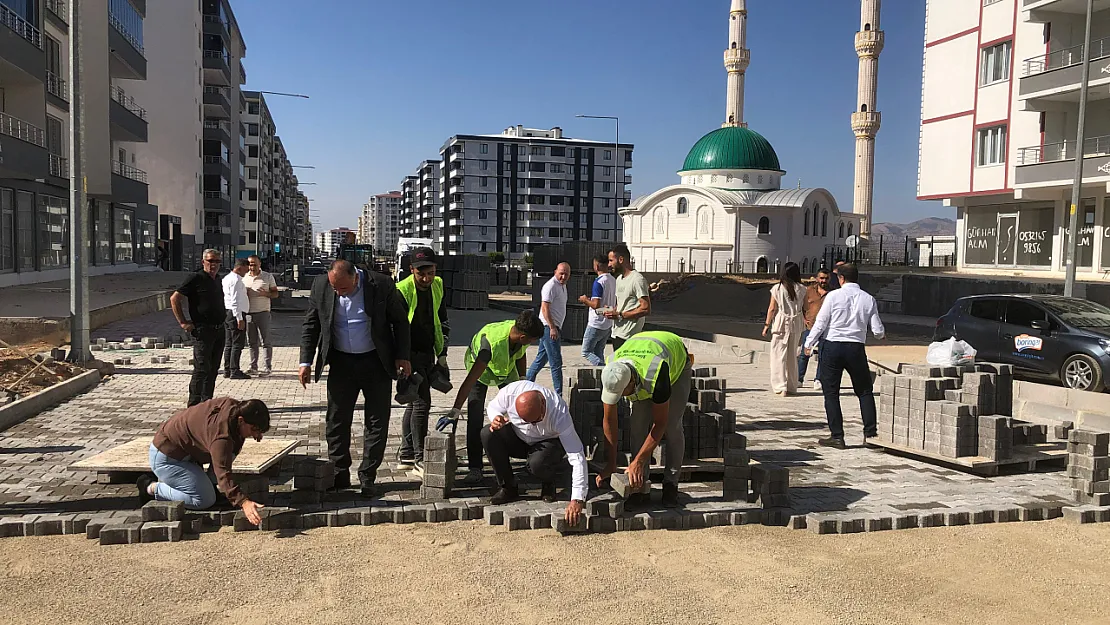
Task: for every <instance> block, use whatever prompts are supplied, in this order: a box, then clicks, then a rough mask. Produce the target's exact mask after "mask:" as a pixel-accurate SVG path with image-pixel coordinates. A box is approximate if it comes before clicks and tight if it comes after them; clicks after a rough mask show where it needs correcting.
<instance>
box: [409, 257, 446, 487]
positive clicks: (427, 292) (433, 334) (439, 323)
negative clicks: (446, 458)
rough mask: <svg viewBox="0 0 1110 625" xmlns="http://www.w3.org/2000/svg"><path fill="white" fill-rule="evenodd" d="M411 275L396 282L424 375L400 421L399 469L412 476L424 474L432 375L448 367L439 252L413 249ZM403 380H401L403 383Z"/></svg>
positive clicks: (415, 366) (415, 361)
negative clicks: (425, 438)
mask: <svg viewBox="0 0 1110 625" xmlns="http://www.w3.org/2000/svg"><path fill="white" fill-rule="evenodd" d="M411 258H412V265H411V266H410V271H411V272H412V274H411V275H410V276H409V277H407V278H405V279H404V280H402V281H401V282H399V283H398V284H397V290H398V291H400V293H401V295H402V296H403V297H404V298H405V303H406V304H408V314H409V333H410V337H411V341H412V357H411V360H412V370H413V371H414V372H418V373H419V374H420V375H421V377H423V379H424V380H423V382H422V383H421V384H420V388H419V390H418V392H417V393H418V395H419V397H418V399H416V400H414V401H413V402H412V403H410V404H409V405H408V407H407V408H405V415H404V417H403V418H402V420H401V450H400V454H399V458H398V460H399V462H398V468H402V469H408V468H411V469H413V472H412V474H413V476H414V477H420V478H422V477H423V476H424V437H426V436H427V435H428V413H429V411H431V409H432V394H431V378H432V375H433V369H434V368H435V367H437V366H439V367H442V368H443V369H444V370H446V369H447V338H448V336H449V335H450V333H451V326H450V324H449V323H448V321H447V302H446V301H445V299H444V297H443V279H442V278H439V277H437V276H436V262H437V258H436V254H435V251H433V250H432V249H431V248H428V247H420V248H417V249H415V250H413V251H412V255H411ZM400 385H401V383H400V382H399V383H398V386H400Z"/></svg>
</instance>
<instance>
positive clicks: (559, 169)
mask: <svg viewBox="0 0 1110 625" xmlns="http://www.w3.org/2000/svg"><path fill="white" fill-rule="evenodd" d="M552 149H554V148H552ZM552 156H554V154H553V155H552ZM551 173H553V174H561V173H563V166H562V164H560V163H552V164H551Z"/></svg>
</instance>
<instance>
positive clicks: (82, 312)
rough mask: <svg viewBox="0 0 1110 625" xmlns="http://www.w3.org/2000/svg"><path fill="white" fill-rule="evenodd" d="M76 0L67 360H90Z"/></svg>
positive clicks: (72, 8) (72, 9)
mask: <svg viewBox="0 0 1110 625" xmlns="http://www.w3.org/2000/svg"><path fill="white" fill-rule="evenodd" d="M79 4H80V3H79V2H70V3H69V25H70V26H69V88H70V107H71V109H70V113H71V114H70V116H69V216H70V217H69V314H70V318H69V337H70V338H69V361H70V362H75V363H83V362H88V361H90V360H92V350H90V349H89V331H90V323H89V246H88V240H89V221H88V210H87V207H86V206H85V192H86V188H85V142H84V123H85V97H84V93H83V91H82V86H81V70H82V67H81V35H82V32H81V31H82V30H83V29H82V27H81V19H80V8H79V6H78V5H79Z"/></svg>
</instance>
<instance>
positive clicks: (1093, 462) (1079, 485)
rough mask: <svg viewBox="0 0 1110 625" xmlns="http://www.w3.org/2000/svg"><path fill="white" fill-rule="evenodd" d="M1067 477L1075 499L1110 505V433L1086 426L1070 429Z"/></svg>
mask: <svg viewBox="0 0 1110 625" xmlns="http://www.w3.org/2000/svg"><path fill="white" fill-rule="evenodd" d="M1068 477H1069V478H1071V488H1072V494H1073V495H1074V496H1075V500H1076V501H1078V502H1079V503H1081V504H1087V505H1092V506H1110V433H1108V432H1094V431H1091V430H1084V429H1076V430H1072V431H1071V432H1070V434H1069V435H1068Z"/></svg>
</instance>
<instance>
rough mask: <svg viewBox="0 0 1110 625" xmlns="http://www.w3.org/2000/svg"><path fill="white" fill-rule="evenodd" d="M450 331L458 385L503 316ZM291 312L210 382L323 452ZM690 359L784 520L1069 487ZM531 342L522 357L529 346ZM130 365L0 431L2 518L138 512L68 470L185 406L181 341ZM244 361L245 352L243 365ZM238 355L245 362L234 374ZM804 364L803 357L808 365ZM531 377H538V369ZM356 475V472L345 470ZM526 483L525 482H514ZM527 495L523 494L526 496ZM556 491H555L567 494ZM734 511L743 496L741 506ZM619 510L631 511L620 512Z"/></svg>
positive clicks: (712, 500)
mask: <svg viewBox="0 0 1110 625" xmlns="http://www.w3.org/2000/svg"><path fill="white" fill-rule="evenodd" d="M451 317H452V327H453V328H454V332H453V339H452V341H451V342H452V344H453V345H452V347H451V349H450V354H449V360H450V363H451V366H452V377H453V380H454V381H455V383H456V384H458V383H459V381H461V379H462V377H463V375H464V371H463V370H462V357H463V352H464V349H465V348H464V347H463V345H465V343H467V342H469V339H470V337H471V336H472V335H473V332H474V331H475V330H476V329H477V328H479V327H480V326H481V325H482V324H484V323H487V322H489V321H492V320H496V319H503V318H508V317H509V315H507V314H505V313H500V312H496V311H483V312H464V311H451ZM300 321H301V318H300V316H298V315H293V314H277V315H275V327H274V335H275V336H274V338H275V344H276V345H277V348H276V349H275V352H274V371H275V372H274V374H273V375H271V376H268V377H255V378H253V379H251V380H244V381H233V380H226V379H224V378H223V377H220V378H219V380H218V382H217V386H216V394H217V395H218V396H221V395H230V396H233V397H238V398H258V399H262V400H263V401H265V402H266V403H267V405H268V406H269V407H270V410H271V415H272V423H273V428H272V430H271V433H270V435H271V436H274V437H278V438H300V439H303V440H304V441H306V445H305V446H303V447H301V448H299V449H298V450H297V452H296V453H298V454H306V453H307V454H315V455H325V454H326V445H325V443H324V411H325V403H326V399H325V392H326V384H325V383H323V381H322V383H320V384H310V385H309V386H308V388H307V389H302V388H301V385H300V383H299V382H298V381H297V376H296V366H297V362H298V348H297V345H298V343H299V336H300ZM178 333H180V330H179V329H178V328H177V325H176V323H175V322H174V320H173V317H172V315H171V314H170V313H169V311H163V312H160V313H154V314H151V315H147V316H144V317H140V318H137V319H131V320H127V321H124V322H119V323H116V324H113V325H111V326H108V327H105V328H102V329H100V330H98V331H96V332H95V333H94V334H93V336H94V338H95V337H101V336H103V337H105V338H108V339H111V340H122V339H123V338H125V337H134V338H140V337H143V336H166V335H174V334H178ZM579 349H580V348H579V346H578V345H566V346H564V361H565V367H566V369H567V370H566V372H565V375H566V376H567V378H568V379H569V378H570V376H571V375H572V371H573V369H574V368H575V367H578V366H586V362H585V361H584V360H583V359H582V358H581V357H580V356H579ZM693 351H694V352H695V354H696V355H697V362H698V364H699V365H709V366H716V367H717V368H718V375H719V376H720V377H721V378H724V379H726V380H727V381H728V387H729V388H728V392H727V403H728V407H729V408H731V409H733V410H735V411H736V413H737V428H738V429H739V431H740V432H742V433H743V434H744V435H745V436H747V438H748V445H749V449H750V452H751V456H752V460H753V461H759V462H764V463H773V464H779V465H782V466H786V467H789V469H790V499H791V506H792V508H793V514H795V515H805V514H810V513H819V514H820V513H843V514H846V515H857V514H858V515H861V516H866V515H886V516H899V515H904V514H922V513H927V512H939V513H943V512H945V511H961V510H980V509H985V508H996V509H1002V508H1020V507H1028V506H1042V507H1044V506H1047V507H1052V506H1055V507H1059V506H1060V505H1067V504H1068V503H1069V502H1070V499H1071V498H1070V495H1071V493H1070V490H1069V486H1068V483H1067V479H1066V477H1065V475H1064V473H1063V472H1062V471H1056V472H1038V473H1026V474H1017V475H1008V476H1000V477H993V478H982V477H977V476H973V475H968V474H966V473H962V472H959V471H955V470H951V469H947V468H942V467H938V466H935V465H931V464H927V463H924V462H919V461H915V460H912V459H907V458H902V457H897V456H892V455H886V454H884V453H882V452H880V451H876V450H872V449H865V448H863V447H862V446H860V447H850V448H849V449H846V450H836V449H826V448H821V447H818V446H817V445H816V440H817V438H819V437H821V436H824V435H826V433H827V429H826V427H825V420H824V408H823V402H822V398H821V395H820V393H819V392H817V391H811V390H803V391H802V394H801V395H799V396H796V397H788V398H780V397H776V396H774V395H773V394H771V392H770V391H769V388H768V386H769V385H768V377H769V376H768V372H767V368H766V366H765V365H759V364H755V365H750V364H736V361H735V360H731V359H729V358H727V357H725V356H723V355H721V352H720V351H719V350H718V349H716V348H714V347H713V346H706V345H701V346H695V347H694V349H693ZM534 352H535V348H533V349H532V350H531V351H530V355H532V354H534ZM127 354H128V355H129V356H131V357H132V365H130V366H123V367H119V368H118V373H117V375H115V376H112V377H111V378H110V379H107V380H105V381H104V382H102V383H101V384H100V385H99V386H98V387H96V388H95V389H93V390H92V391H90V392H89V393H86V394H84V395H81V396H79V397H76V398H74V399H72V400H70V401H68V402H66V403H64V404H62V405H60V406H57V407H55V408H52V409H50V410H47V411H45V412H43V413H42V414H40V415H38V416H36V417H34V418H32V419H30V420H28V421H26V422H24V423H22V424H20V425H17V426H15V427H13V428H11V429H9V430H7V431H5V432H0V517H6V516H16V515H23V514H50V513H61V512H95V511H101V510H130V509H134V508H135V507H136V506H137V503H136V500H135V486H134V485H132V484H98V483H96V475H95V474H93V473H90V472H83V471H71V470H70V469H69V468H68V467H69V465H70V464H71V463H73V462H75V461H77V460H80V459H82V458H87V457H90V456H92V455H94V454H96V453H99V452H102V451H104V450H106V449H109V448H111V447H114V446H116V445H119V444H121V443H124V442H126V441H129V440H131V439H134V438H137V437H140V436H147V435H150V434H151V433H152V432H153V431H154V430H155V429H156V428H157V427H158V425H159V424H160V423H162V421H164V420H165V419H166V418H168V417H169V416H170V415H171V414H172V413H173V412H174V411H176V410H179V409H181V408H182V407H184V405H185V400H186V396H187V387H188V381H189V375H190V371H191V368H190V367H189V365H188V360H189V358H191V356H192V350H191V349H169V350H156V351H154V350H139V351H132V352H128V353H127ZM166 354H168V355H169V356H170V357H171V359H170V362H169V363H168V364H151V357H152V356H153V355H166ZM247 357H248V355H247V354H246V353H244V355H243V358H244V361H246V360H247ZM246 365H247V363H246V362H244V363H243V367H244V369H245V368H246ZM811 366H814V365H811ZM539 382H540V383H542V384H550V376H549V373H548V371H547V370H545V371H543V372H542V373H541V374H540V378H539ZM432 397H433V413H432V423H433V424H434V422H435V419H436V417H437V416H438V414H439V413H440V412H442V411H445V410H446V409H447V408H449V406H450V404H451V402H452V401H453V399H454V393H451V394H450V395H442V394H439V393H435V392H433V393H432ZM843 405H844V409H845V410H844V412H845V419H846V425H847V431H848V433H849V443H852V442H853V441H854V442H855V443H857V444H861V443H862V424H861V422H860V419H859V407H858V403H857V402H856V400H855V397H853V396H852V395H850V394H846V395H844V396H843ZM360 410H361V409H360V408H356V418H355V424H354V432H353V438H354V441H353V442H352V452H353V454H354V456H355V458H354V462H355V466H357V464H358V462H359V455H360V452H361V447H362V445H361V439H362V426H361V418H360V417H359V415H360ZM403 411H404V408H403V407H402V406H399V405H397V404H394V407H393V413H392V418H391V421H390V427H389V447H388V449H387V452H386V463H385V464H384V465H383V467H382V469H381V470H380V471H379V474H378V483H379V484H380V485H381V486H382V488H381V491H382V498H383V499H387V500H404V501H409V502H413V501H416V500H417V499H418V497H419V486H420V485H419V481H418V480H417V479H416V478H414V477H410V476H409V475H407V473H405V472H403V471H397V470H395V469H394V467H393V461H394V460H395V453H396V449H397V447H398V446H399V442H400V432H401V415H402V413H403ZM457 438H458V440H457V443H458V447H459V450H460V465H461V466H464V467H465V460H464V456H465V424H460V426H459V430H458V437H457ZM487 476H488V477H487V483H486V484H485V485H484V486H483V487H481V488H472V489H469V490H467V489H462V490H459V489H456V490H457V492H456V494H457V496H458V497H460V498H473V497H481V496H488V494H489V488H490V487H492V486H493V480H492V476H490V475H489V471H488V463H487ZM292 477H293V476H292V467H291V466H286V467H285V468H284V469H283V470H282V473H281V475H280V477H278V478H275V480H274V482H273V483H272V486H271V490H272V491H274V492H275V503H282V501H281V497H282V493H283V492H285V491H289V490H291V483H292ZM352 477H354V476H352ZM525 485H527V482H526V483H525ZM682 488H683V491H684V492H685V493H687V498H688V506H687V507H688V508H693V509H698V510H701V509H705V510H706V511H711V510H714V509H717V508H721V509H724V508H728V507H735V506H736V505H737V504H735V503H734V502H725V501H722V500H721V490H720V488H721V485H720V482H719V481H718V482H690V483H686V484H683V486H682ZM530 492H531V494H532V495H536V494H537V493H536V491H535V489H533V490H532V491H530ZM565 496H566V495H565V493H564V497H565ZM324 504H325V507H326V508H347V507H366V506H369V505H372V502H371V501H368V500H365V499H360V498H359V496H358V495H357V494H356V493H353V492H349V493H342V494H328V495H326V496H325V497H324ZM514 505H515V506H517V508H514V509H520V510H528V511H531V512H534V513H535V514H537V515H539V514H547V513H549V512H551V511H552V510H557V509H561V507H560V506H561V505H565V504H560V506H555V507H554V508H552V506H550V505H545V504H541V503H540V502H538V501H536V502H525V503H523V504H519V503H518V504H514ZM740 505H741V506H743V505H744V504H740ZM629 512H630V513H635V512H636V510H634V509H632V508H631V507H630V509H629Z"/></svg>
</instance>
